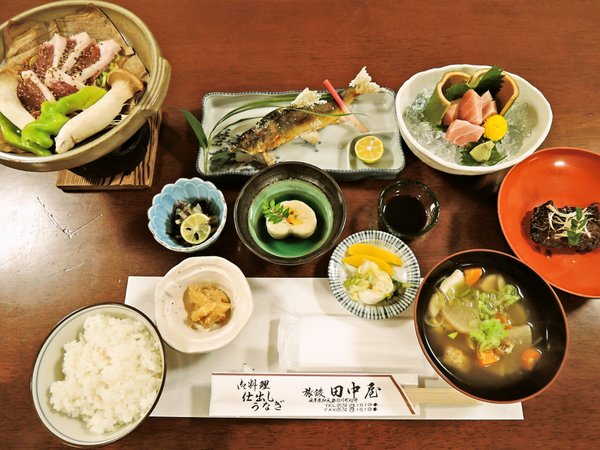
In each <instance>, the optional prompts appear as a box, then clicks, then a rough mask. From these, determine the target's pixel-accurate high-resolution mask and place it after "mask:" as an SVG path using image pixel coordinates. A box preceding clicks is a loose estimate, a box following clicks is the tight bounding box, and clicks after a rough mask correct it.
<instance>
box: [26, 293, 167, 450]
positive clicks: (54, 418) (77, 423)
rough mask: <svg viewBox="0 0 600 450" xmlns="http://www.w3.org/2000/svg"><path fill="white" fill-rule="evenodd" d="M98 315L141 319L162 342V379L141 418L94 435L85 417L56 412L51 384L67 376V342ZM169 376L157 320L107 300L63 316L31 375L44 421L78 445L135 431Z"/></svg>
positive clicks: (103, 441)
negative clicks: (65, 364)
mask: <svg viewBox="0 0 600 450" xmlns="http://www.w3.org/2000/svg"><path fill="white" fill-rule="evenodd" d="M96 314H108V315H110V316H113V317H123V318H130V319H134V320H137V321H140V322H142V323H143V324H144V325H145V326H146V328H147V329H148V331H149V332H150V335H151V336H152V338H153V339H154V340H155V341H156V342H157V343H158V344H159V345H158V348H159V350H160V355H161V358H162V380H161V385H160V389H159V390H158V393H157V395H156V399H155V400H154V403H153V404H152V407H151V408H150V409H149V410H148V411H147V412H146V413H145V414H143V415H142V416H141V417H140V418H139V419H138V420H136V421H133V422H131V423H129V424H127V425H124V426H122V427H121V428H118V429H117V430H115V431H112V432H106V433H103V434H94V433H92V432H91V431H90V430H89V429H88V427H87V426H86V425H85V423H84V422H83V420H81V419H77V418H73V417H69V416H68V415H67V414H64V413H62V412H58V411H56V410H55V409H54V408H53V407H52V405H51V404H50V393H49V392H50V386H51V385H52V383H54V382H55V381H59V380H62V379H64V375H63V373H62V362H63V358H64V346H65V344H67V343H69V342H71V341H74V340H76V339H77V338H78V337H79V335H80V333H81V332H82V331H83V323H84V322H85V320H86V319H87V318H88V317H90V316H93V315H96ZM165 375H166V366H165V349H164V346H163V344H162V340H161V337H160V334H159V332H158V330H157V329H156V327H155V325H154V323H152V321H151V320H150V319H149V318H148V317H147V316H146V315H145V314H143V313H142V312H141V311H139V310H137V309H136V308H134V307H132V306H129V305H124V304H121V303H104V304H98V305H92V306H88V307H84V308H81V309H78V310H76V311H74V312H72V313H71V314H69V315H68V316H66V317H65V318H64V319H62V320H61V321H60V322H59V323H58V324H57V325H56V326H55V327H54V329H53V330H52V331H51V332H50V334H49V335H48V337H47V338H46V340H45V341H44V343H43V345H42V347H41V348H40V350H39V352H38V355H37V358H36V360H35V364H34V366H33V373H32V375H31V385H30V387H31V395H32V398H33V404H34V407H35V410H36V412H37V414H38V416H39V419H40V421H41V422H42V424H43V425H44V426H45V427H46V428H47V429H48V431H49V432H50V433H51V434H52V435H53V436H54V437H56V438H57V439H59V440H60V441H62V442H64V443H65V444H67V445H71V446H75V447H96V446H100V445H105V444H109V443H111V442H115V441H117V440H119V439H121V438H123V437H125V436H126V435H128V434H129V433H131V432H132V431H133V430H135V429H136V428H137V427H138V426H139V425H140V424H141V423H142V422H143V421H144V420H145V419H146V418H147V417H148V416H150V413H151V412H152V410H153V409H154V407H155V406H156V403H157V402H158V399H159V398H160V394H161V392H162V389H163V386H164V383H165Z"/></svg>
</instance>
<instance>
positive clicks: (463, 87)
mask: <svg viewBox="0 0 600 450" xmlns="http://www.w3.org/2000/svg"><path fill="white" fill-rule="evenodd" d="M503 78H504V75H503V74H502V69H500V68H499V67H497V66H493V67H492V68H491V69H489V70H488V71H487V72H486V73H484V74H483V76H482V77H481V78H478V79H477V80H475V81H474V82H473V83H468V82H467V83H457V84H453V85H452V86H450V87H449V88H448V89H446V91H445V92H444V96H445V97H446V98H447V99H448V100H450V101H452V100H456V99H457V98H461V97H462V96H463V95H465V93H466V92H467V91H468V90H469V89H475V92H477V93H478V94H479V95H481V94H484V93H485V91H490V94H492V97H493V96H495V95H496V94H497V93H498V91H499V90H500V88H501V87H502V83H504V80H503Z"/></svg>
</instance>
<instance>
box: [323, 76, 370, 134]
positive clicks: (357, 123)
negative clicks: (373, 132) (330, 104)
mask: <svg viewBox="0 0 600 450" xmlns="http://www.w3.org/2000/svg"><path fill="white" fill-rule="evenodd" d="M323 84H324V85H325V87H326V88H327V90H328V91H329V93H330V94H331V95H332V96H333V99H334V100H335V102H336V103H337V104H338V106H339V107H340V109H341V110H342V111H343V112H344V113H346V114H350V116H348V117H349V118H350V120H351V121H352V122H353V123H354V126H355V127H356V128H358V129H359V130H360V131H361V132H363V133H368V132H369V129H368V128H367V127H365V126H364V125H363V124H362V123H361V122H360V120H358V119H357V118H356V117H355V116H354V114H352V111H350V108H348V105H346V103H344V100H342V97H340V95H339V94H338V93H337V91H336V90H335V88H334V87H333V85H332V84H331V82H330V81H329V80H325V81H323Z"/></svg>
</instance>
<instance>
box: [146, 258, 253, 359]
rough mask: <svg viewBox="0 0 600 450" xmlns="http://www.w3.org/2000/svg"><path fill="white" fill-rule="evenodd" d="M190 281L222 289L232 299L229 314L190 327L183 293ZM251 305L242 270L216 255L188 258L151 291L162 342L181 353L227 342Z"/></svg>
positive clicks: (242, 323)
mask: <svg viewBox="0 0 600 450" xmlns="http://www.w3.org/2000/svg"><path fill="white" fill-rule="evenodd" d="M191 284H200V285H204V284H206V285H211V286H215V287H218V288H220V289H221V290H223V291H224V292H225V293H226V294H227V296H228V297H229V300H230V301H231V313H230V314H231V316H230V318H229V320H228V321H227V322H226V323H225V324H223V325H222V326H218V327H216V328H211V329H207V330H206V329H202V328H201V327H194V328H192V327H191V326H190V325H189V321H188V320H189V319H188V313H187V311H186V308H185V304H184V300H183V296H184V293H185V291H186V289H187V288H188V286H190V285H191ZM253 307H254V301H253V298H252V291H251V290H250V286H249V285H248V281H247V280H246V277H245V276H244V274H243V273H242V271H241V270H240V269H239V268H238V267H237V266H236V265H235V264H233V263H231V262H229V261H228V260H226V259H224V258H221V257H218V256H198V257H194V258H187V259H186V260H184V261H182V262H181V263H179V264H178V265H176V266H175V267H173V268H172V269H171V270H169V271H168V272H167V273H166V275H165V276H164V277H163V278H162V279H161V280H160V281H159V282H158V284H157V286H156V289H155V291H154V308H155V320H156V325H157V327H158V329H159V330H160V333H161V335H162V337H163V339H164V341H165V342H166V343H167V344H168V345H169V346H170V347H172V348H174V349H175V350H177V351H180V352H182V353H206V352H210V351H213V350H217V349H219V348H221V347H224V346H225V345H227V344H229V343H230V342H231V341H233V340H234V339H235V337H236V336H237V335H238V334H239V333H240V331H242V329H243V328H244V326H245V325H246V323H247V322H248V320H249V319H250V316H251V314H252V310H253Z"/></svg>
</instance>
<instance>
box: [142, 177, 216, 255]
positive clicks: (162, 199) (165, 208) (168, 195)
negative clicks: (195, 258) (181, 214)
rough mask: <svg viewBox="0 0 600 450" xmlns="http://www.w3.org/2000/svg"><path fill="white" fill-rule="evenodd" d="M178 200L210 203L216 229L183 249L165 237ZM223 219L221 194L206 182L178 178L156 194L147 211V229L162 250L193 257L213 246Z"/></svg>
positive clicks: (175, 241)
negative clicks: (216, 221) (217, 223)
mask: <svg viewBox="0 0 600 450" xmlns="http://www.w3.org/2000/svg"><path fill="white" fill-rule="evenodd" d="M179 200H185V201H188V202H191V201H194V200H206V201H208V202H210V203H212V204H213V205H214V207H215V209H216V210H217V212H218V214H217V215H218V216H219V225H218V226H217V230H216V231H215V232H214V233H213V235H212V236H210V237H209V238H208V239H207V240H206V241H204V242H202V243H200V244H197V245H191V246H185V245H183V244H181V243H179V242H177V240H175V238H174V237H173V236H171V235H170V234H169V228H170V226H171V225H170V223H171V216H172V214H173V206H174V205H175V203H176V202H177V201H179ZM226 219H227V203H226V202H225V197H223V193H222V192H221V191H220V190H218V189H217V188H216V186H215V185H214V184H212V183H211V182H209V181H204V180H202V179H200V178H180V179H179V180H177V181H176V182H175V183H170V184H167V185H165V186H164V187H163V188H162V191H160V193H159V194H156V195H155V196H154V198H153V199H152V206H151V207H150V208H149V209H148V228H149V229H150V231H151V232H152V236H154V239H156V240H157V241H158V243H159V244H161V245H162V246H163V247H165V248H168V249H169V250H173V251H174V252H183V253H193V252H198V251H201V250H204V249H205V248H208V247H209V246H210V245H211V244H212V243H213V242H215V241H216V240H217V239H218V238H219V236H220V235H221V232H222V231H223V228H224V227H225V220H226Z"/></svg>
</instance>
